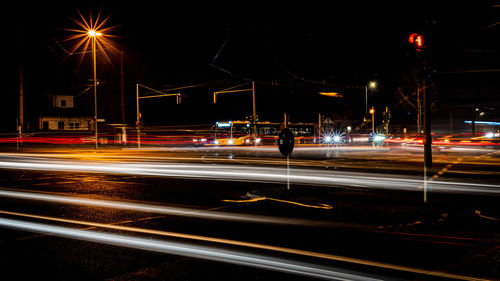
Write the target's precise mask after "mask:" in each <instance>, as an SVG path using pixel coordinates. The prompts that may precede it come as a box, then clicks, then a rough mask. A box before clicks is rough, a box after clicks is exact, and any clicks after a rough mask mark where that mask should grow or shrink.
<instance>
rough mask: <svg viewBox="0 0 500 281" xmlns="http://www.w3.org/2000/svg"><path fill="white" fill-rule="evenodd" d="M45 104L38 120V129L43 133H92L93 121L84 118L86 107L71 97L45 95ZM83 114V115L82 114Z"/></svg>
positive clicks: (88, 117)
mask: <svg viewBox="0 0 500 281" xmlns="http://www.w3.org/2000/svg"><path fill="white" fill-rule="evenodd" d="M46 97H47V99H46V103H45V105H44V107H43V106H42V107H43V108H44V110H42V112H41V116H39V118H38V128H39V129H40V130H44V131H58V130H67V131H92V130H94V119H93V117H90V116H85V113H86V111H88V109H87V107H88V106H87V105H85V104H83V105H82V104H81V99H78V100H77V99H76V97H75V96H72V95H54V94H46ZM82 113H83V114H82Z"/></svg>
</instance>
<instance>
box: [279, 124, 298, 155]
mask: <svg viewBox="0 0 500 281" xmlns="http://www.w3.org/2000/svg"><path fill="white" fill-rule="evenodd" d="M293 145H294V137H293V132H292V130H290V129H289V128H285V129H283V130H282V131H281V132H280V134H279V136H278V148H279V150H280V152H281V154H283V155H284V156H289V155H290V154H292V150H293Z"/></svg>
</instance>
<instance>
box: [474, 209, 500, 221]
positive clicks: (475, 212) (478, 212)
mask: <svg viewBox="0 0 500 281" xmlns="http://www.w3.org/2000/svg"><path fill="white" fill-rule="evenodd" d="M474 214H475V215H476V216H478V217H480V218H484V219H489V220H494V221H498V220H500V219H497V218H494V217H489V216H485V215H483V214H481V211H479V210H474Z"/></svg>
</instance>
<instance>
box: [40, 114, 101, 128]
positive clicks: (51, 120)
mask: <svg viewBox="0 0 500 281" xmlns="http://www.w3.org/2000/svg"><path fill="white" fill-rule="evenodd" d="M39 122H40V124H39V128H40V129H41V130H44V131H54V130H71V131H89V130H93V128H94V127H93V124H94V120H93V118H92V117H85V116H42V117H40V119H39Z"/></svg>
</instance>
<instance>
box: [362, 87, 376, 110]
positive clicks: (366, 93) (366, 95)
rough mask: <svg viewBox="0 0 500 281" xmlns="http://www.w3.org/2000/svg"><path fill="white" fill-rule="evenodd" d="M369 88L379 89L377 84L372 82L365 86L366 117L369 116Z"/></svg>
mask: <svg viewBox="0 0 500 281" xmlns="http://www.w3.org/2000/svg"><path fill="white" fill-rule="evenodd" d="M368 88H370V89H372V90H374V89H375V88H377V82H375V81H370V83H368V85H365V116H368Z"/></svg>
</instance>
